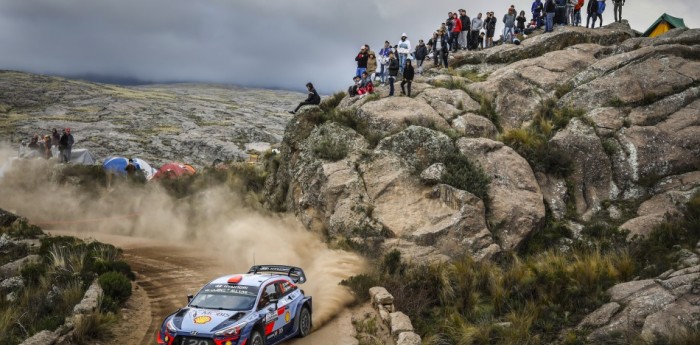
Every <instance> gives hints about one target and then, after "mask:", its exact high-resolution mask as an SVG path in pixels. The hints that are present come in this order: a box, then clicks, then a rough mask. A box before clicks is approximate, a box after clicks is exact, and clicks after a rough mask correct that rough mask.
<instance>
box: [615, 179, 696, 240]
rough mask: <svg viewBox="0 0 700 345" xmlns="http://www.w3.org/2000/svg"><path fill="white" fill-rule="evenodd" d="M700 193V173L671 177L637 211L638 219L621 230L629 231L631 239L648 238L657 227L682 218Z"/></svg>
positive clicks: (623, 225)
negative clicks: (673, 219)
mask: <svg viewBox="0 0 700 345" xmlns="http://www.w3.org/2000/svg"><path fill="white" fill-rule="evenodd" d="M698 191H700V171H695V172H691V173H687V174H683V175H680V176H669V177H667V178H664V179H662V180H661V181H659V182H658V183H657V184H656V186H655V187H654V189H653V194H654V196H653V197H651V198H650V199H649V200H647V201H645V202H643V203H642V204H641V205H640V206H639V208H638V209H637V217H635V218H632V219H630V220H628V221H626V222H625V223H624V224H622V225H621V226H620V229H623V230H627V231H629V237H630V238H632V237H634V236H646V235H648V234H649V233H650V232H651V231H652V230H653V229H654V227H655V226H657V225H659V224H661V223H663V222H665V221H668V220H669V219H672V218H676V217H678V216H680V215H681V214H682V213H683V211H684V207H685V204H686V203H687V202H688V201H689V200H690V199H691V198H692V197H693V195H695V193H697V192H698Z"/></svg>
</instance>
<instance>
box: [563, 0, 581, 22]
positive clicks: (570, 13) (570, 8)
mask: <svg viewBox="0 0 700 345" xmlns="http://www.w3.org/2000/svg"><path fill="white" fill-rule="evenodd" d="M576 4H578V0H568V2H567V3H566V24H568V25H574V22H575V21H576V18H575V17H574V8H576Z"/></svg>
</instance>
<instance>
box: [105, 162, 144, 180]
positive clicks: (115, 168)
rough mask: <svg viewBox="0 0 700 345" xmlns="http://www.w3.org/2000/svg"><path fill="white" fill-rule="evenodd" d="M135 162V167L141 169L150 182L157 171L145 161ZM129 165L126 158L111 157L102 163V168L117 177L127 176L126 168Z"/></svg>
mask: <svg viewBox="0 0 700 345" xmlns="http://www.w3.org/2000/svg"><path fill="white" fill-rule="evenodd" d="M133 160H134V165H136V167H137V168H138V169H141V170H142V171H143V173H144V175H146V179H147V180H150V179H151V178H152V177H153V174H155V173H156V169H153V167H151V165H150V164H148V162H146V161H144V160H143V159H141V158H133ZM127 164H129V160H128V159H127V158H124V157H109V158H107V159H105V162H104V163H102V167H103V168H104V169H105V170H106V171H109V172H112V173H115V174H117V175H126V170H125V168H126V166H127Z"/></svg>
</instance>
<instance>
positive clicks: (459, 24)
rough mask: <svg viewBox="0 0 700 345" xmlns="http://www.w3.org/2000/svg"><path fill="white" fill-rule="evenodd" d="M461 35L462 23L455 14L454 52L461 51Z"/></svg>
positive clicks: (452, 36)
mask: <svg viewBox="0 0 700 345" xmlns="http://www.w3.org/2000/svg"><path fill="white" fill-rule="evenodd" d="M460 33H462V21H461V20H459V14H457V13H456V12H455V13H453V14H452V35H450V48H452V51H457V50H459V34H460ZM409 88H410V86H409Z"/></svg>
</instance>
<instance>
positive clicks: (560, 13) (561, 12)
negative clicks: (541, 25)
mask: <svg viewBox="0 0 700 345" xmlns="http://www.w3.org/2000/svg"><path fill="white" fill-rule="evenodd" d="M568 1H569V0H556V1H555V3H556V5H557V9H556V12H555V15H554V24H556V25H566V3H567V2H568Z"/></svg>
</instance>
